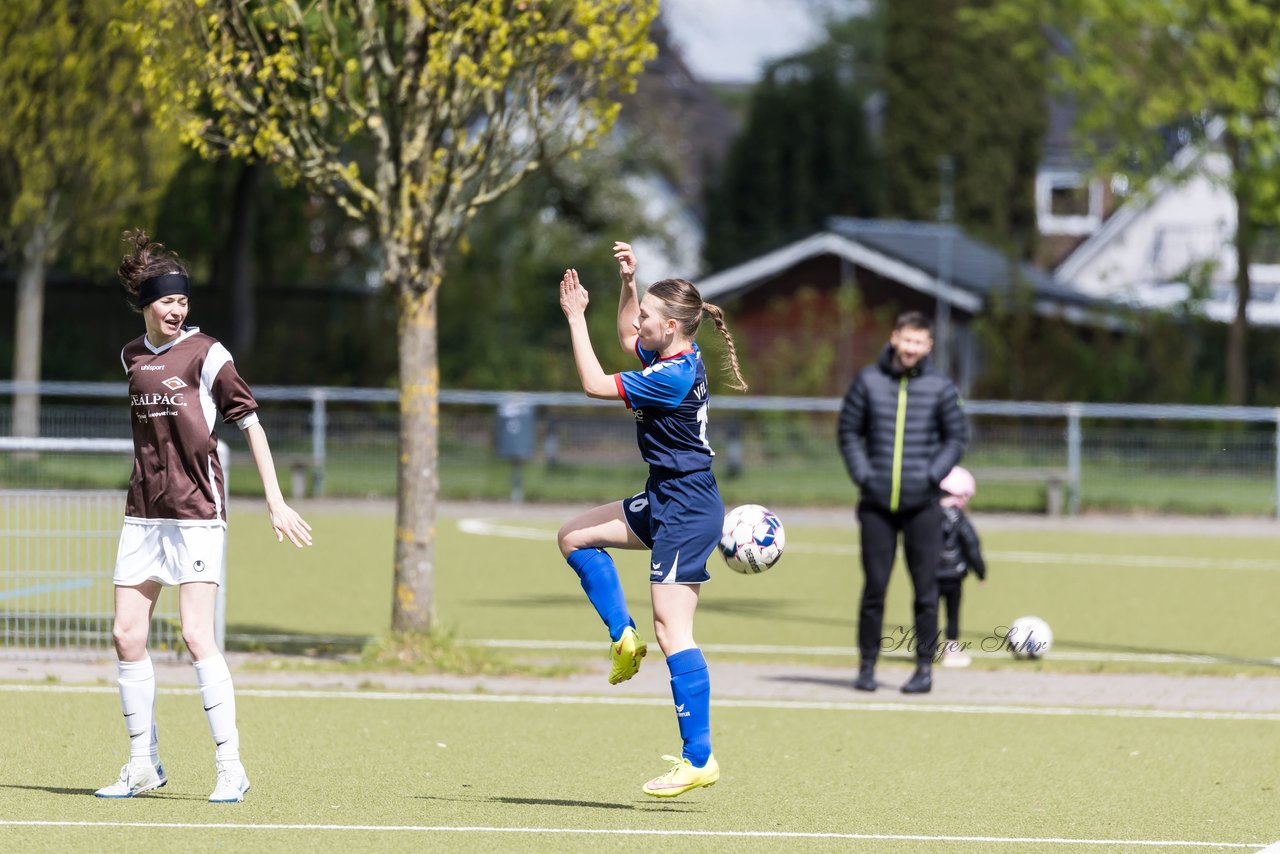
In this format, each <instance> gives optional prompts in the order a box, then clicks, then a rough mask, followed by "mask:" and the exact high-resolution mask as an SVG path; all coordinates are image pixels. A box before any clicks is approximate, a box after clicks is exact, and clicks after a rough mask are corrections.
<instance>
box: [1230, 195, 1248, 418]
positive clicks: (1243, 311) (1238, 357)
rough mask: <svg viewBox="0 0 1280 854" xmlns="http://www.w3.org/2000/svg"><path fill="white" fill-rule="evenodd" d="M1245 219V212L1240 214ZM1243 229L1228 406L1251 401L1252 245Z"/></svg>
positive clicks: (1239, 244)
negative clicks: (1250, 267) (1249, 312)
mask: <svg viewBox="0 0 1280 854" xmlns="http://www.w3.org/2000/svg"><path fill="white" fill-rule="evenodd" d="M1241 216H1242V217H1243V216H1244V213H1243V212H1242V213H1241ZM1243 235H1244V229H1241V230H1240V231H1239V232H1238V233H1237V234H1236V265H1237V267H1238V269H1237V270H1236V314H1235V317H1233V318H1232V319H1231V330H1230V332H1229V333H1228V335H1227V403H1229V404H1231V405H1232V406H1244V405H1245V404H1246V403H1247V402H1248V399H1249V315H1248V311H1249V299H1250V296H1251V295H1252V293H1253V284H1252V282H1251V280H1250V278H1249V257H1250V252H1249V244H1248V242H1247V241H1246V240H1245V239H1244V237H1243Z"/></svg>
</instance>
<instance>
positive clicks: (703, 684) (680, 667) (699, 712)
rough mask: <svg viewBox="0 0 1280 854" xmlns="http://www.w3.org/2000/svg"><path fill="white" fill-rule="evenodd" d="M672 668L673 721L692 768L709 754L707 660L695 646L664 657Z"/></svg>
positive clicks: (703, 760)
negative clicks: (676, 723)
mask: <svg viewBox="0 0 1280 854" xmlns="http://www.w3.org/2000/svg"><path fill="white" fill-rule="evenodd" d="M667 669H668V670H670V671H671V696H672V698H673V699H674V700H675V701H676V720H677V721H678V722H679V724H680V737H681V738H682V739H684V758H685V759H688V760H689V761H690V762H692V763H693V765H694V767H695V768H701V767H703V766H704V765H706V764H707V759H708V758H709V757H710V756H711V678H710V677H709V676H708V675H707V660H706V659H705V658H703V657H702V650H700V649H698V648H697V647H696V646H695V647H693V648H692V649H685V650H681V651H680V652H677V653H676V654H675V655H672V656H669V657H668V658H667Z"/></svg>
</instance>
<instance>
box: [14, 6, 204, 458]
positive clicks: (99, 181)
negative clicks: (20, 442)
mask: <svg viewBox="0 0 1280 854" xmlns="http://www.w3.org/2000/svg"><path fill="white" fill-rule="evenodd" d="M114 14H115V10H114V9H113V8H112V4H109V3H102V2H96V0H4V2H3V3H0V205H3V217H2V218H0V229H2V233H3V239H0V246H3V247H4V249H5V250H6V253H7V254H8V255H9V256H10V259H9V260H10V261H11V262H12V263H15V265H16V266H17V268H18V289H17V292H18V293H17V305H16V310H15V313H14V320H15V335H14V378H15V379H17V380H20V381H28V382H30V381H35V380H38V379H39V378H40V351H41V345H42V341H41V318H42V316H43V314H44V282H45V270H46V268H47V267H48V265H49V264H50V263H52V262H54V261H55V260H56V259H57V257H58V254H59V252H60V251H61V250H62V248H63V247H64V245H65V244H66V239H67V237H68V235H70V234H76V233H78V236H79V238H80V239H79V241H78V242H79V243H80V244H82V245H93V244H95V243H96V244H100V245H104V246H106V245H109V246H110V248H109V249H104V250H102V251H101V252H100V253H91V257H93V258H94V259H95V260H96V261H97V262H98V263H103V262H105V260H106V259H108V258H110V257H111V255H112V254H114V253H115V250H116V249H117V248H118V244H116V243H114V242H113V241H112V240H110V239H108V238H109V237H110V233H111V232H115V233H116V234H118V233H119V230H120V228H121V226H123V225H124V224H126V222H127V218H128V217H129V216H130V215H132V214H134V213H135V212H138V211H140V210H143V209H145V208H146V207H147V206H149V205H151V204H153V203H154V202H155V201H156V200H157V198H158V195H159V193H160V191H161V190H162V189H163V188H164V185H165V183H166V182H167V181H168V178H169V176H170V174H171V173H172V170H173V169H174V168H175V167H176V165H177V155H178V152H179V151H180V148H179V146H178V145H177V142H176V139H173V138H172V137H171V136H170V137H166V136H165V135H163V134H159V133H157V132H156V131H155V129H154V127H153V125H152V124H151V123H150V121H149V118H148V111H147V109H146V105H145V103H144V101H143V97H142V93H141V92H139V90H138V85H137V75H138V71H139V67H140V66H139V57H138V53H137V51H136V49H135V48H134V46H133V45H132V43H131V42H130V41H129V40H128V39H126V38H125V37H124V36H123V35H122V34H121V33H119V32H118V31H116V30H113V28H112V26H111V20H112V17H113V15H114ZM38 402H39V399H38V398H37V397H36V396H35V395H20V396H19V398H18V400H17V401H16V406H15V413H14V432H15V433H17V434H18V435H35V432H36V426H37V425H38V418H39V408H38Z"/></svg>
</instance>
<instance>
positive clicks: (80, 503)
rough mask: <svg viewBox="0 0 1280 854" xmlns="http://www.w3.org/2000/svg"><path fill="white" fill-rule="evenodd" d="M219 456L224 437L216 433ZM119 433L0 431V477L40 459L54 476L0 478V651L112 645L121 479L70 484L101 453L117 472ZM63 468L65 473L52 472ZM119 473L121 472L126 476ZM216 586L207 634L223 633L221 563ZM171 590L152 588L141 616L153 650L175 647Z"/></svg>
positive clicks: (125, 454)
mask: <svg viewBox="0 0 1280 854" xmlns="http://www.w3.org/2000/svg"><path fill="white" fill-rule="evenodd" d="M219 452H220V454H221V456H222V459H223V464H224V466H225V465H227V463H228V456H227V452H228V449H227V446H226V444H225V443H220V448H219ZM132 458H133V442H132V441H131V440H129V439H68V438H63V439H58V438H43V439H14V438H10V437H0V471H4V472H6V473H7V475H8V476H7V477H0V487H2V486H3V485H4V483H5V481H6V480H12V479H14V473H15V471H20V470H22V469H30V468H33V467H41V468H43V469H44V470H46V471H49V472H53V473H55V474H54V476H53V477H52V478H46V479H55V480H60V481H62V482H63V484H62V485H61V486H58V487H56V488H50V487H49V486H48V485H46V486H45V488H39V489H26V488H20V489H14V488H0V606H2V607H0V656H6V657H24V656H28V655H29V656H38V657H47V656H48V655H50V654H57V655H67V654H71V655H87V654H101V653H106V652H108V651H110V650H111V649H112V639H111V628H112V622H113V619H114V610H115V603H114V590H115V588H114V586H113V585H112V581H111V579H112V574H113V570H114V568H115V559H116V548H117V544H118V543H119V540H120V526H121V523H122V522H123V520H124V505H125V493H124V490H123V489H100V488H93V487H90V488H78V487H77V486H75V485H74V484H75V477H74V476H70V475H73V474H74V472H76V471H77V470H78V469H82V468H84V467H85V466H92V465H93V464H94V463H95V462H97V463H99V464H100V463H101V462H103V461H106V462H107V463H108V464H109V465H113V466H119V467H122V468H124V470H125V471H126V472H127V471H128V469H129V468H130V467H131V464H130V461H131V460H132ZM58 472H65V473H67V474H68V475H69V476H66V477H58V476H57V474H56V473H58ZM126 478H127V476H126ZM223 578H224V583H223V585H222V586H221V587H220V588H219V591H218V600H217V613H216V623H215V634H216V637H217V641H218V644H219V646H220V647H221V646H222V645H223V642H224V639H225V625H226V568H225V566H224V567H223ZM181 643H182V635H181V627H180V623H179V618H178V597H177V594H176V593H174V592H165V593H162V594H161V597H160V601H159V602H158V603H157V605H156V608H155V612H154V613H153V614H152V618H151V628H150V643H149V647H150V649H151V650H152V652H153V653H154V654H156V655H162V654H164V653H166V652H169V653H173V652H176V651H177V650H179V649H180V648H181Z"/></svg>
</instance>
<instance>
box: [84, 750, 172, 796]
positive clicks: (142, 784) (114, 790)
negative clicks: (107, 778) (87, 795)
mask: <svg viewBox="0 0 1280 854" xmlns="http://www.w3.org/2000/svg"><path fill="white" fill-rule="evenodd" d="M168 782H169V778H168V777H166V776H165V773H164V766H163V765H161V764H160V763H158V762H157V763H156V764H154V765H152V764H151V760H150V759H130V760H129V761H128V762H127V763H125V765H124V767H123V768H121V769H120V778H119V779H118V780H116V781H115V782H114V783H112V784H111V785H110V786H103V787H102V788H101V789H99V790H98V791H96V792H94V794H95V795H96V796H98V797H99V798H132V797H133V796H134V795H141V794H142V793H143V792H150V791H151V790H152V789H159V788H161V787H162V786H164V784H165V783H168Z"/></svg>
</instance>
